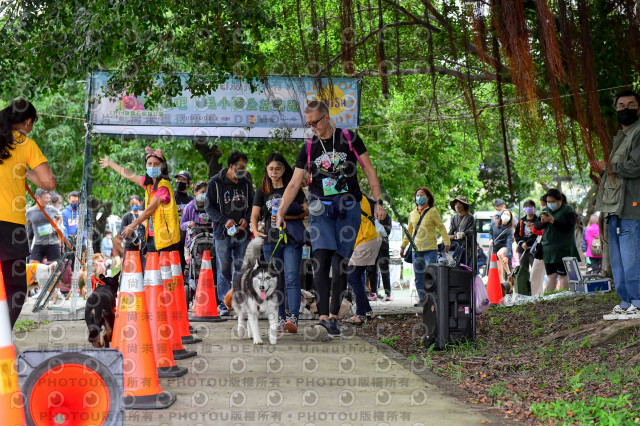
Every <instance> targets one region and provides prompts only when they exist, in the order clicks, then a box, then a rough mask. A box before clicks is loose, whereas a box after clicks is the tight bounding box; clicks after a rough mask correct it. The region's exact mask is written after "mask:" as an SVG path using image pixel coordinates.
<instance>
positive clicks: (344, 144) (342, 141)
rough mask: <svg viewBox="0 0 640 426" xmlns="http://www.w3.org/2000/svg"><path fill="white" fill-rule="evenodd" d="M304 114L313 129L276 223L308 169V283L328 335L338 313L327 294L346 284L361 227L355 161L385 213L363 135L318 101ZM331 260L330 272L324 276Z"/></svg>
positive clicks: (379, 214)
mask: <svg viewBox="0 0 640 426" xmlns="http://www.w3.org/2000/svg"><path fill="white" fill-rule="evenodd" d="M304 113H305V120H306V127H308V128H310V129H311V130H312V132H313V134H314V136H313V138H312V139H311V140H310V141H307V142H306V143H305V144H304V145H303V146H302V149H301V150H300V153H299V154H298V158H297V160H296V164H295V169H294V173H293V178H292V179H291V182H290V183H289V185H288V186H287V189H286V191H285V192H284V195H283V199H282V206H281V207H280V209H279V210H278V215H277V218H276V227H278V226H280V225H281V224H282V223H283V222H284V212H286V211H287V209H288V208H289V205H290V204H291V202H292V201H293V200H294V199H295V197H296V195H297V194H298V190H299V189H300V187H301V185H302V182H303V180H304V175H305V171H306V172H307V173H308V174H309V176H308V179H307V182H308V184H309V197H308V198H309V213H310V215H309V233H310V235H311V247H312V248H313V258H314V262H313V264H314V279H313V282H314V287H315V289H316V291H318V294H319V297H318V302H317V303H318V314H319V315H320V323H319V324H318V326H320V328H318V331H322V330H326V331H327V333H328V335H329V336H340V335H341V332H340V329H339V328H338V321H337V314H338V312H329V294H330V293H331V294H332V295H333V297H340V296H341V293H342V292H343V291H344V289H345V287H346V282H347V274H348V271H349V266H348V262H349V258H350V257H351V254H352V253H353V248H354V245H355V242H356V236H357V235H358V230H359V228H360V200H361V199H362V192H361V191H360V185H359V183H358V176H357V167H358V163H360V164H361V166H362V168H363V171H364V173H365V175H366V176H367V180H368V181H369V188H370V189H371V192H372V193H373V197H374V200H375V201H374V202H375V211H374V216H375V218H376V219H378V220H382V219H384V218H385V217H386V215H387V213H386V211H385V210H384V207H383V203H382V193H381V190H380V182H379V181H378V176H377V174H376V171H375V169H374V168H373V165H372V164H371V159H370V158H369V154H367V148H366V147H365V145H364V143H363V142H362V139H360V137H359V136H358V135H357V134H355V133H354V132H350V131H346V132H345V131H343V130H342V129H338V128H334V127H333V126H332V125H331V116H330V115H329V109H328V108H327V105H326V104H324V103H323V102H320V101H313V102H311V103H309V105H308V106H307V108H306V109H305V111H304ZM285 226H286V224H285ZM332 259H333V262H332ZM332 263H333V274H332V279H331V280H329V270H330V269H331V267H332ZM330 282H331V288H330V287H329V283H330ZM333 305H334V306H337V307H339V306H340V305H339V304H333Z"/></svg>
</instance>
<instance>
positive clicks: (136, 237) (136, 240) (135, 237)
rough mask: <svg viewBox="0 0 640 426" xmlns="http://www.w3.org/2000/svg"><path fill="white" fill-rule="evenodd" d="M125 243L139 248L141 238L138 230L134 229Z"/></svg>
mask: <svg viewBox="0 0 640 426" xmlns="http://www.w3.org/2000/svg"><path fill="white" fill-rule="evenodd" d="M125 242H126V243H127V244H132V245H134V246H139V245H140V243H141V242H142V237H141V235H140V230H139V229H137V228H136V230H135V231H133V234H131V236H130V237H129V238H126V239H125Z"/></svg>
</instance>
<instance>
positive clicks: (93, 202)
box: [78, 195, 113, 253]
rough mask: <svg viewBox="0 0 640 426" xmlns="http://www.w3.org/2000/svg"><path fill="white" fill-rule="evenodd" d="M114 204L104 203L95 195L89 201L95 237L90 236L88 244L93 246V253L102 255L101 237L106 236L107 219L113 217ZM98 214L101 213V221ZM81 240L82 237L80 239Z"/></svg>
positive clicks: (88, 206)
mask: <svg viewBox="0 0 640 426" xmlns="http://www.w3.org/2000/svg"><path fill="white" fill-rule="evenodd" d="M112 207H113V202H111V201H107V202H103V201H102V200H100V199H99V198H98V197H96V196H95V195H92V196H91V197H90V198H89V199H88V200H87V210H88V211H89V214H90V215H91V223H92V224H93V235H91V236H88V237H89V238H88V240H89V241H88V242H87V244H88V243H91V244H92V245H93V252H94V253H100V242H101V237H102V235H104V233H105V231H106V228H107V219H108V218H109V216H111V210H112ZM98 213H101V215H100V219H98ZM78 238H80V237H78Z"/></svg>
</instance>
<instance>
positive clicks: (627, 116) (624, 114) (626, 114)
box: [618, 108, 638, 126]
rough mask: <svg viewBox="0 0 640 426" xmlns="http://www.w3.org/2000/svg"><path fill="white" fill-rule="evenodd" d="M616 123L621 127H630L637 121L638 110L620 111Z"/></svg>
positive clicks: (627, 109)
mask: <svg viewBox="0 0 640 426" xmlns="http://www.w3.org/2000/svg"><path fill="white" fill-rule="evenodd" d="M618 121H619V122H620V124H622V125H623V126H630V125H632V124H633V123H635V122H636V121H638V110H637V109H629V108H625V109H623V110H621V111H618Z"/></svg>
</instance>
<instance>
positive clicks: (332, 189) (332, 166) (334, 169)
mask: <svg viewBox="0 0 640 426" xmlns="http://www.w3.org/2000/svg"><path fill="white" fill-rule="evenodd" d="M346 161H347V153H346V152H336V151H330V152H327V153H323V154H322V155H321V156H320V157H318V158H316V159H315V164H316V167H317V170H319V171H320V172H322V174H325V175H326V174H329V175H333V176H335V177H323V178H322V190H323V192H324V195H336V194H342V193H345V192H348V191H349V187H348V185H347V184H346V183H345V184H344V187H342V188H340V190H338V189H337V188H336V183H337V179H336V178H337V177H338V176H340V175H341V174H342V173H341V172H342V171H343V169H344V167H345V163H346Z"/></svg>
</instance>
